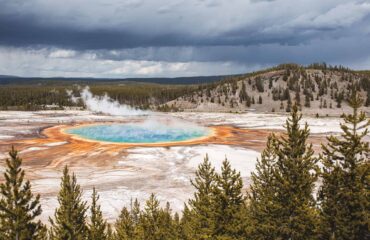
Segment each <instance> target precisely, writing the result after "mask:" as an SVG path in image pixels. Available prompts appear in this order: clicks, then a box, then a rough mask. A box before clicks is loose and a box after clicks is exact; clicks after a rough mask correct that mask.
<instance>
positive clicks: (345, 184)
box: [319, 92, 370, 240]
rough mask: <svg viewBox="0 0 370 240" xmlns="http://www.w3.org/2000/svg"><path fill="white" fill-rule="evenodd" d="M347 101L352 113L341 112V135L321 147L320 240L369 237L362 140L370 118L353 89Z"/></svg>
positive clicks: (368, 167)
mask: <svg viewBox="0 0 370 240" xmlns="http://www.w3.org/2000/svg"><path fill="white" fill-rule="evenodd" d="M349 104H350V106H351V107H352V108H353V113H352V114H350V115H344V123H343V124H341V128H342V131H343V132H342V134H341V137H340V138H338V137H336V136H330V137H328V144H327V145H323V146H322V148H323V155H322V156H321V161H322V164H323V171H322V179H323V183H322V186H321V188H320V191H319V200H320V207H321V208H320V209H321V211H320V216H321V222H320V234H321V236H320V237H321V239H338V240H344V239H346V240H351V239H353V240H355V239H369V237H370V233H369V217H370V214H369V213H370V211H369V210H370V202H369V193H370V190H369V179H370V163H369V156H370V149H369V142H366V141H365V140H364V137H365V136H366V134H367V133H368V129H367V127H368V126H369V124H370V121H369V120H368V119H367V118H366V115H365V113H364V112H360V113H359V108H360V106H361V105H362V100H361V99H360V98H359V96H358V95H357V94H356V93H355V92H354V93H353V96H352V98H351V99H350V100H349Z"/></svg>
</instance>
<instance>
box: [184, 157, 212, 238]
mask: <svg viewBox="0 0 370 240" xmlns="http://www.w3.org/2000/svg"><path fill="white" fill-rule="evenodd" d="M215 180H216V173H215V169H214V168H213V167H212V165H211V163H210V162H209V159H208V155H206V157H205V158H204V161H203V163H201V164H200V165H199V166H198V170H197V171H196V172H195V179H194V180H192V181H191V184H192V185H193V186H194V188H195V193H194V198H193V199H191V200H189V206H190V209H191V210H190V211H191V214H190V221H191V228H192V230H193V231H192V234H194V235H193V238H195V239H212V236H213V234H214V230H215V222H214V211H215V209H214V206H215V204H214V193H215V187H216V181H215Z"/></svg>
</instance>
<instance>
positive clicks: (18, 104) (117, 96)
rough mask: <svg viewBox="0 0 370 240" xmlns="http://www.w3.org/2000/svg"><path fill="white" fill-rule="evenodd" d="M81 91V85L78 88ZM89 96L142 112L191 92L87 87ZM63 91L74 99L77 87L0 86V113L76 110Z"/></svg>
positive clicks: (156, 87)
mask: <svg viewBox="0 0 370 240" xmlns="http://www.w3.org/2000/svg"><path fill="white" fill-rule="evenodd" d="M79 86H80V87H84V86H85V85H79ZM89 86H90V90H91V92H92V93H93V94H97V95H104V94H105V93H107V94H108V95H109V96H110V97H111V98H112V99H114V100H117V101H119V102H120V103H124V104H128V105H131V106H135V107H138V108H142V109H148V108H149V107H150V106H152V105H153V106H157V105H160V104H163V103H165V102H167V101H170V100H173V99H176V98H178V97H180V96H182V95H185V94H188V93H190V92H193V91H194V89H195V87H194V86H193V85H159V84H89ZM66 90H73V92H74V94H75V95H76V96H78V94H79V91H80V90H79V87H78V86H77V85H61V86H58V85H57V86H55V85H26V84H24V85H13V84H11V85H0V109H1V110H42V109H50V108H56V109H62V108H63V107H64V106H80V107H83V105H82V103H77V104H76V103H74V102H72V101H71V99H70V96H68V94H67V92H66Z"/></svg>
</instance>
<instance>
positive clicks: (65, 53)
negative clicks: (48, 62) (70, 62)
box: [49, 49, 76, 58]
mask: <svg viewBox="0 0 370 240" xmlns="http://www.w3.org/2000/svg"><path fill="white" fill-rule="evenodd" d="M74 56H76V52H75V51H72V50H63V49H58V50H55V51H52V52H50V54H49V57H50V58H72V57H74Z"/></svg>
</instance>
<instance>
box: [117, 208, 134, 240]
mask: <svg viewBox="0 0 370 240" xmlns="http://www.w3.org/2000/svg"><path fill="white" fill-rule="evenodd" d="M135 227H136V225H135V222H134V221H133V218H132V216H131V213H130V212H129V211H128V209H127V208H126V207H124V208H123V209H122V210H121V213H120V215H119V217H118V219H117V221H116V224H115V229H116V233H115V239H117V240H129V239H135V237H136V235H137V234H136V233H135Z"/></svg>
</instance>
